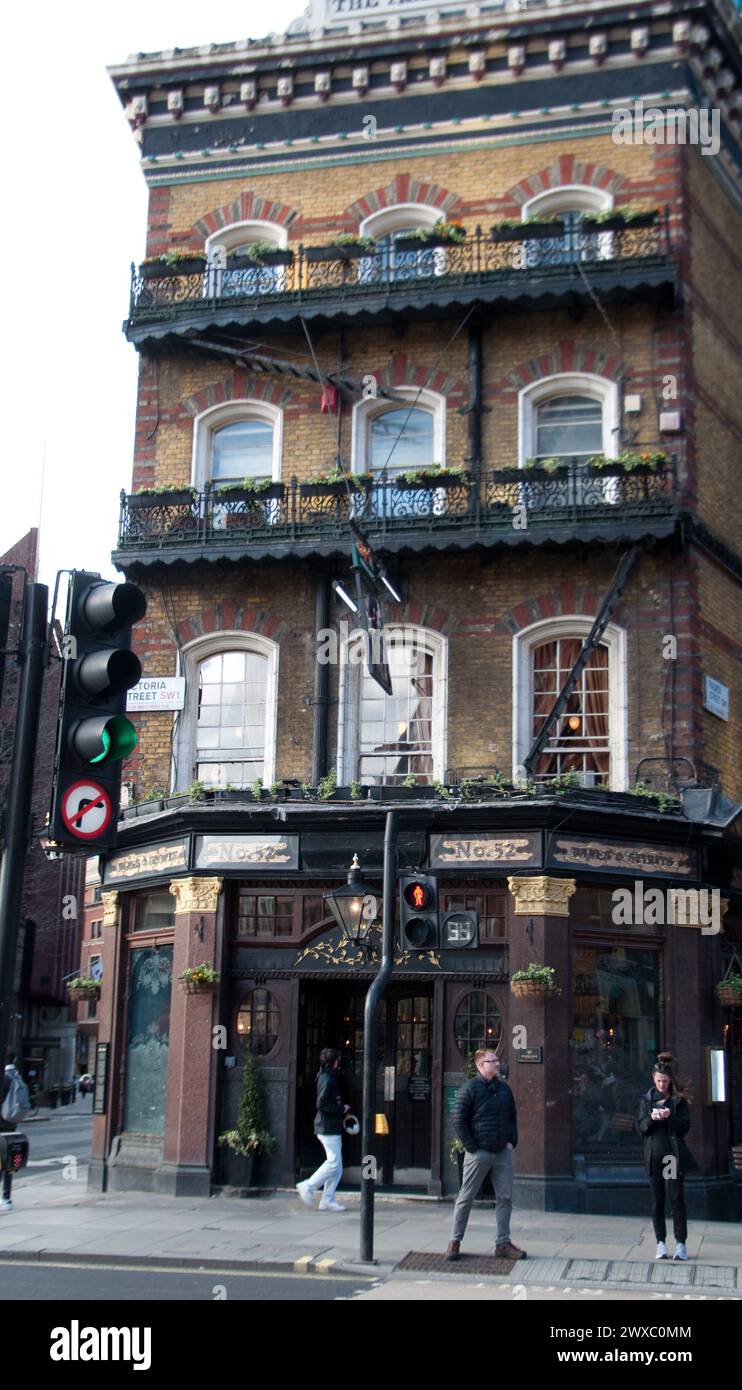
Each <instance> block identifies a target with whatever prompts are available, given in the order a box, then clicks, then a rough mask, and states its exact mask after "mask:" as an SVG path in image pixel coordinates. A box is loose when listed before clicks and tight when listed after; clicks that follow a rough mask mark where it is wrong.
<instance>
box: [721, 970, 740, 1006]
mask: <svg viewBox="0 0 742 1390" xmlns="http://www.w3.org/2000/svg"><path fill="white" fill-rule="evenodd" d="M716 994H717V997H718V1000H719V1003H720V1004H721V1006H722V1008H724V1009H734V1008H738V1009H739V1008H742V975H737V974H735V975H725V977H724V979H723V980H720V981H719V983H718V985H717V986H716Z"/></svg>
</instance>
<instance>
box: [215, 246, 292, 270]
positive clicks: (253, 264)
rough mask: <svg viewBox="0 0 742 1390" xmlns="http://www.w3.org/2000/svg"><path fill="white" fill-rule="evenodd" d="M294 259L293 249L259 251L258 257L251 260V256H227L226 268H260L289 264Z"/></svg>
mask: <svg viewBox="0 0 742 1390" xmlns="http://www.w3.org/2000/svg"><path fill="white" fill-rule="evenodd" d="M293 259H294V253H293V251H281V250H280V249H278V248H277V249H276V250H275V251H261V253H260V259H259V260H253V258H252V256H228V257H227V270H261V269H262V267H263V266H268V265H291V263H292V261H293Z"/></svg>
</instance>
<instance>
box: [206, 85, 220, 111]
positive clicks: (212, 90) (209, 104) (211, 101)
mask: <svg viewBox="0 0 742 1390" xmlns="http://www.w3.org/2000/svg"><path fill="white" fill-rule="evenodd" d="M221 104H222V96H221V92H220V91H219V88H218V87H217V86H208V87H204V106H205V107H206V110H207V111H211V113H212V115H213V114H214V113H215V112H216V111H218V110H219V107H220V106H221Z"/></svg>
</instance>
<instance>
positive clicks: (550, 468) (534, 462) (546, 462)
mask: <svg viewBox="0 0 742 1390" xmlns="http://www.w3.org/2000/svg"><path fill="white" fill-rule="evenodd" d="M566 463H567V460H566V459H562V458H545V459H540V458H527V459H526V461H525V463H524V464H523V467H524V468H529V469H530V468H541V469H543V471H544V473H556V472H557V471H558V469H560V468H564V467H566Z"/></svg>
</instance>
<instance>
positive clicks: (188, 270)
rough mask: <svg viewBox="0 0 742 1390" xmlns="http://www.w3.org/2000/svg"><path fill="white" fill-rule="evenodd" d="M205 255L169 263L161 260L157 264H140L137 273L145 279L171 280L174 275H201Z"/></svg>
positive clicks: (204, 266)
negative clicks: (172, 263)
mask: <svg viewBox="0 0 742 1390" xmlns="http://www.w3.org/2000/svg"><path fill="white" fill-rule="evenodd" d="M205 269H206V257H205V256H194V257H193V259H192V260H187V261H176V262H175V263H174V265H169V264H168V262H167V261H162V262H161V263H160V264H159V265H141V266H140V267H139V273H140V275H142V276H143V278H144V279H145V280H172V278H173V277H174V276H176V275H203V272H204V271H205Z"/></svg>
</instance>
